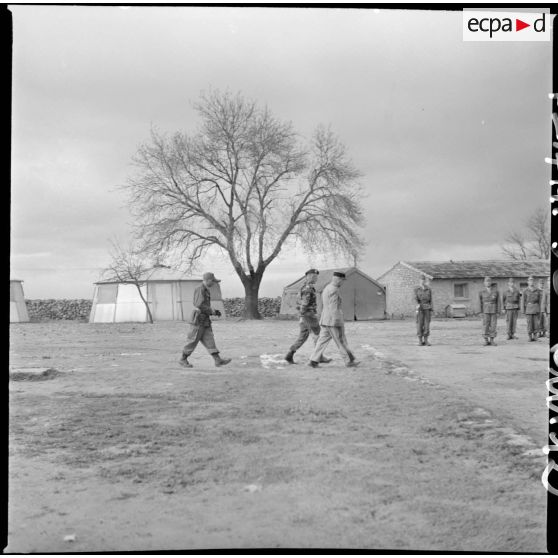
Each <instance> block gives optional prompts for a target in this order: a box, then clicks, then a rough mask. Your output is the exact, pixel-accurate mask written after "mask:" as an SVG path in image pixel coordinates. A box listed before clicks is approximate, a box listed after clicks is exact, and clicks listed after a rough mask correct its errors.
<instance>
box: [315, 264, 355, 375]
mask: <svg viewBox="0 0 558 558" xmlns="http://www.w3.org/2000/svg"><path fill="white" fill-rule="evenodd" d="M344 280H345V274H344V273H342V272H340V271H334V272H333V277H332V278H331V282H330V283H329V284H328V285H327V286H326V287H325V288H324V290H323V292H322V315H321V317H320V327H321V330H320V336H319V337H318V341H317V342H316V346H315V348H314V352H313V353H312V356H311V357H310V363H309V364H310V366H312V367H313V368H317V367H318V363H319V362H320V360H321V358H322V355H323V354H324V351H325V348H326V347H327V345H328V343H329V342H330V341H331V340H332V339H333V341H335V344H336V345H337V348H338V349H339V352H340V353H341V356H342V357H343V360H344V361H345V366H349V367H352V366H357V365H358V362H356V360H355V357H354V355H353V353H352V351H351V350H350V349H349V346H348V343H347V337H346V336H345V320H344V318H343V310H342V300H341V295H340V294H339V287H340V286H341V284H342V283H343V281H344Z"/></svg>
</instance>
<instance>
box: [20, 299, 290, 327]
mask: <svg viewBox="0 0 558 558" xmlns="http://www.w3.org/2000/svg"><path fill="white" fill-rule="evenodd" d="M91 304H92V301H91V300H86V299H78V300H68V299H48V300H26V301H25V305H26V306H27V312H28V314H29V320H30V321H31V322H47V321H50V320H78V321H85V322H87V321H89V314H90V312H91ZM223 304H224V306H225V311H226V313H227V317H228V318H237V317H240V316H242V311H243V310H244V299H243V298H226V299H224V300H223ZM280 307H281V297H277V298H260V300H259V304H258V308H259V310H260V314H261V315H262V317H264V318H275V317H277V315H278V314H279V308H280Z"/></svg>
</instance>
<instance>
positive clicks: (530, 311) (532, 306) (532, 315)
mask: <svg viewBox="0 0 558 558" xmlns="http://www.w3.org/2000/svg"><path fill="white" fill-rule="evenodd" d="M541 302H542V292H541V291H540V290H539V289H537V288H536V287H535V285H534V280H533V277H529V278H528V279H527V288H526V289H525V290H524V291H523V313H524V314H525V317H526V318H527V335H529V341H536V340H537V331H538V329H539V324H538V322H539V314H540V313H541Z"/></svg>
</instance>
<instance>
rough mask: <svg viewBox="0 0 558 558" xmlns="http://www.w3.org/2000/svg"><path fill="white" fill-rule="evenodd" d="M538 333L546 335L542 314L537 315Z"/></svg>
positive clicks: (544, 320) (543, 315)
mask: <svg viewBox="0 0 558 558" xmlns="http://www.w3.org/2000/svg"><path fill="white" fill-rule="evenodd" d="M539 331H540V332H541V333H546V314H545V313H544V312H541V313H540V314H539Z"/></svg>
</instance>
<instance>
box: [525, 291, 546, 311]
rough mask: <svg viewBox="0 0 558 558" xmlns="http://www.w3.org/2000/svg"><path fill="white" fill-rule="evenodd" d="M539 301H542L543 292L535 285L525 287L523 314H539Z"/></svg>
mask: <svg viewBox="0 0 558 558" xmlns="http://www.w3.org/2000/svg"><path fill="white" fill-rule="evenodd" d="M541 302H543V292H542V291H541V290H540V289H537V288H536V287H535V288H534V289H530V288H529V287H527V288H526V289H525V290H524V291H523V312H524V313H525V314H540V312H541Z"/></svg>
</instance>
